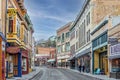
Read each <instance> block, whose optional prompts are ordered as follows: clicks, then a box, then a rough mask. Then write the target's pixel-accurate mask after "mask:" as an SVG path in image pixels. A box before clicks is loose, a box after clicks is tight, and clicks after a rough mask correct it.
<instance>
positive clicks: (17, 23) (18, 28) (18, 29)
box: [16, 19, 20, 37]
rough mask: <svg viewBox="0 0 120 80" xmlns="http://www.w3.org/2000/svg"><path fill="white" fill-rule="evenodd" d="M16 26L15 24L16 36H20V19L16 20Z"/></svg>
mask: <svg viewBox="0 0 120 80" xmlns="http://www.w3.org/2000/svg"><path fill="white" fill-rule="evenodd" d="M16 26H17V36H18V37H20V21H19V20H18V19H17V21H16Z"/></svg>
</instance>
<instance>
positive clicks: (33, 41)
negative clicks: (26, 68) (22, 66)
mask: <svg viewBox="0 0 120 80" xmlns="http://www.w3.org/2000/svg"><path fill="white" fill-rule="evenodd" d="M35 54H36V45H35V38H34V37H32V66H31V67H32V69H34V68H35V63H34V62H35V61H34V60H35Z"/></svg>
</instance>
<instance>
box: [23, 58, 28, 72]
mask: <svg viewBox="0 0 120 80" xmlns="http://www.w3.org/2000/svg"><path fill="white" fill-rule="evenodd" d="M22 71H27V60H26V58H23V59H22Z"/></svg>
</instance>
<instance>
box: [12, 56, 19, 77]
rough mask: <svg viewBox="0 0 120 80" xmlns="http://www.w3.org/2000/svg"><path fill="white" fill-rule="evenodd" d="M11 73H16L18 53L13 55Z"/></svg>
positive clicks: (15, 74)
mask: <svg viewBox="0 0 120 80" xmlns="http://www.w3.org/2000/svg"><path fill="white" fill-rule="evenodd" d="M13 73H14V76H17V75H18V55H17V54H16V55H14V57H13Z"/></svg>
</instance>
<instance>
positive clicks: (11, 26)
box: [8, 17, 13, 33]
mask: <svg viewBox="0 0 120 80" xmlns="http://www.w3.org/2000/svg"><path fill="white" fill-rule="evenodd" d="M8 32H9V33H13V18H12V17H9V28H8Z"/></svg>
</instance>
